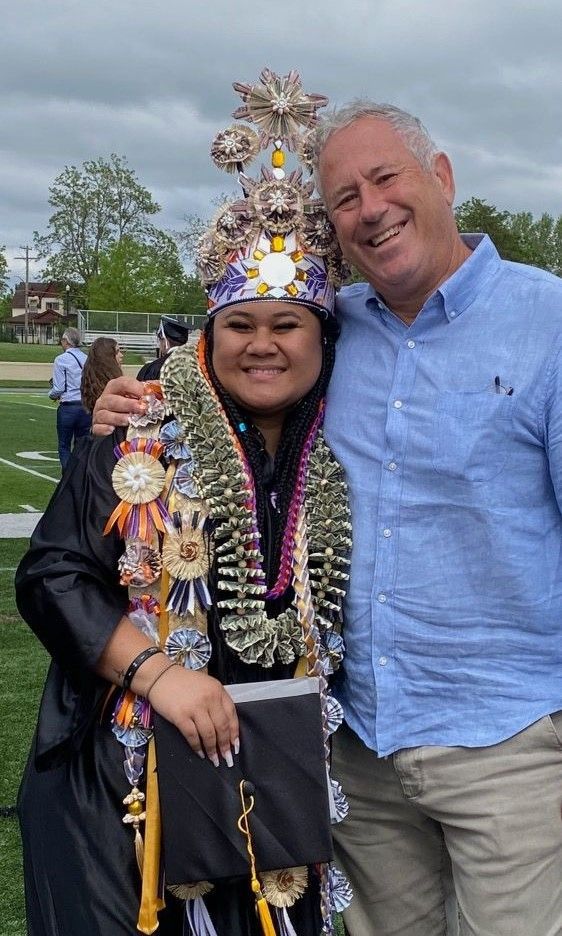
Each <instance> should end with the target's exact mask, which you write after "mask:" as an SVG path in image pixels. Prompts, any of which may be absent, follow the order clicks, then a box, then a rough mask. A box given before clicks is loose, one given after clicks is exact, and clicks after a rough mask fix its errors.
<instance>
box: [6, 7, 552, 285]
mask: <svg viewBox="0 0 562 936" xmlns="http://www.w3.org/2000/svg"><path fill="white" fill-rule="evenodd" d="M561 46H562V17H561V16H560V10H559V3H558V0H542V2H541V0H535V2H534V3H533V5H532V6H531V5H529V6H528V7H527V6H525V7H524V6H523V5H522V4H514V3H513V2H507V0H495V2H494V3H491V2H490V0H453V2H450V3H448V4H443V2H442V0H392V2H390V0H377V2H376V3H374V2H373V0H344V2H342V0H324V2H323V3H321V4H320V3H319V4H314V5H313V4H308V5H305V4H304V3H303V2H302V0H287V2H285V3H283V4H278V5H276V4H265V3H262V4H261V5H260V4H258V3H256V2H255V0H251V2H250V0H239V2H238V3H237V4H235V5H234V4H231V3H230V2H228V0H214V2H213V3H202V2H199V3H197V4H195V3H186V2H185V0H183V2H182V0H164V2H163V3H160V4H158V3H154V2H153V0H151V2H150V3H149V2H146V0H137V2H133V0H118V2H115V0H97V2H96V3H88V2H86V0H26V3H25V4H14V5H12V7H11V9H10V15H9V16H6V17H4V19H3V24H2V34H1V35H0V63H1V65H0V68H1V69H2V75H1V79H2V83H1V86H2V92H3V93H2V100H1V101H0V120H1V126H2V128H3V134H2V136H3V141H2V144H1V147H0V209H1V210H0V243H5V244H6V245H7V246H8V248H9V257H10V260H11V258H12V257H13V256H14V254H18V253H20V252H21V251H20V250H19V245H20V244H24V243H31V238H32V232H33V230H34V229H39V230H44V228H45V224H46V221H47V219H48V216H49V207H48V188H49V185H50V183H51V182H52V181H53V179H54V178H55V176H56V175H57V174H58V173H59V172H60V171H62V169H63V168H64V166H65V165H71V164H72V165H78V164H80V163H81V162H82V161H84V160H85V159H90V158H95V157H97V156H99V155H108V154H109V153H111V152H116V153H119V154H123V155H125V156H126V157H127V159H128V161H129V164H130V165H131V166H132V167H133V168H134V169H135V171H136V172H137V175H138V177H139V179H140V180H141V182H142V183H143V184H144V185H146V186H147V187H148V188H149V189H150V191H151V192H152V193H153V194H154V197H155V198H156V199H157V201H159V203H160V204H161V205H162V212H161V215H160V216H159V217H158V219H157V220H158V223H159V224H160V225H161V226H162V227H168V228H170V227H171V228H177V227H180V226H181V223H182V218H183V216H184V215H185V214H189V213H197V214H207V213H208V210H207V206H208V205H209V202H210V201H211V199H212V198H213V197H216V196H217V195H218V193H220V192H222V191H226V190H228V189H229V188H230V187H231V179H230V178H228V177H226V176H221V174H220V173H219V172H218V171H217V170H215V169H214V167H213V166H212V164H211V163H210V160H209V159H208V147H209V142H210V140H211V139H212V137H213V135H214V133H215V132H216V130H217V129H219V128H220V127H223V126H227V125H228V123H229V121H230V114H231V112H232V110H233V109H234V108H235V107H236V106H237V104H238V103H239V101H238V98H237V97H236V95H234V93H233V92H232V89H231V83H232V81H233V80H242V81H252V80H255V79H256V78H257V75H258V74H259V72H260V70H261V69H262V68H263V66H264V65H268V66H269V67H271V68H272V69H274V70H276V71H279V72H282V73H286V72H287V71H288V70H289V69H290V68H292V67H295V68H298V69H299V71H300V72H301V75H302V77H303V81H304V84H305V87H306V88H307V90H311V91H318V92H321V93H325V94H327V95H328V96H329V97H330V99H331V100H332V101H333V103H334V104H340V103H343V102H344V101H346V100H348V99H350V98H352V97H356V96H366V95H368V96H371V97H373V98H375V99H377V100H379V101H382V100H386V101H391V102H393V103H396V104H399V105H400V106H402V107H405V108H406V109H408V110H412V111H413V112H415V113H417V114H418V115H419V116H420V117H421V118H422V119H423V120H424V122H425V123H426V125H427V126H428V128H429V130H430V132H431V133H432V135H433V136H434V138H435V140H436V142H437V143H438V144H439V145H440V146H443V147H444V148H446V149H447V151H448V152H449V153H450V155H451V157H452V159H453V162H454V165H455V171H456V177H457V196H458V198H457V200H458V201H462V200H464V199H465V198H468V197H470V196H471V195H476V196H479V197H483V198H487V199H488V200H489V201H490V202H492V203H493V204H496V205H497V206H498V207H500V208H508V209H511V210H523V209H526V210H530V211H532V212H534V213H540V212H542V211H549V212H551V213H552V214H556V215H558V214H562V140H561V135H562V119H561V118H562V114H561V103H560V101H561V97H562V95H561V92H562V60H561V58H560V48H561ZM12 269H13V272H14V273H18V274H20V275H21V272H22V270H23V267H22V264H21V263H19V264H17V263H15V262H14V263H12Z"/></svg>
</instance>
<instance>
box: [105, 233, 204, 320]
mask: <svg viewBox="0 0 562 936" xmlns="http://www.w3.org/2000/svg"><path fill="white" fill-rule="evenodd" d="M87 292H88V304H89V306H90V308H95V309H118V310H119V311H122V312H140V311H142V312H161V313H170V312H171V313H179V312H183V313H189V314H193V313H194V312H197V311H204V309H205V306H204V293H203V290H201V288H200V287H199V289H198V291H197V290H194V283H193V279H192V278H190V277H187V276H186V274H185V271H184V269H183V266H182V264H181V261H180V258H179V254H178V248H177V246H176V243H175V241H174V240H173V238H172V237H171V236H170V235H168V234H165V233H164V232H163V231H157V230H155V229H153V231H152V233H151V236H150V239H149V240H147V241H144V242H143V241H138V240H135V239H134V238H133V237H130V236H129V235H125V236H123V237H121V239H120V240H119V241H118V242H116V243H115V244H113V245H112V246H111V247H110V248H109V249H108V250H107V251H106V252H105V253H104V254H102V255H101V256H100V259H99V273H98V274H97V275H96V276H93V277H92V278H91V279H90V280H89V282H88V286H87ZM194 306H198V308H197V309H194V308H193V307H194Z"/></svg>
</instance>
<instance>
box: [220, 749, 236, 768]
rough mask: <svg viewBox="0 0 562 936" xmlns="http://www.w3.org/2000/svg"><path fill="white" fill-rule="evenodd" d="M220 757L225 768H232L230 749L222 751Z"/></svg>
mask: <svg viewBox="0 0 562 936" xmlns="http://www.w3.org/2000/svg"><path fill="white" fill-rule="evenodd" d="M222 756H223V757H224V759H225V761H226V766H227V767H234V761H233V760H232V751H230V749H229V750H228V751H223V752H222Z"/></svg>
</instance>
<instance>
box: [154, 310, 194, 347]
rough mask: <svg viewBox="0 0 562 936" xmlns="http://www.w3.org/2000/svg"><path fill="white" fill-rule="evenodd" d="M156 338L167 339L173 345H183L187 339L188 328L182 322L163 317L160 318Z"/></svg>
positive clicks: (166, 316)
mask: <svg viewBox="0 0 562 936" xmlns="http://www.w3.org/2000/svg"><path fill="white" fill-rule="evenodd" d="M156 337H157V338H167V339H168V341H173V343H174V344H185V343H186V341H187V339H188V338H189V328H188V327H187V325H185V324H184V322H178V320H177V319H175V318H172V317H171V316H169V315H163V316H162V317H161V318H160V325H159V326H158V331H157V332H156Z"/></svg>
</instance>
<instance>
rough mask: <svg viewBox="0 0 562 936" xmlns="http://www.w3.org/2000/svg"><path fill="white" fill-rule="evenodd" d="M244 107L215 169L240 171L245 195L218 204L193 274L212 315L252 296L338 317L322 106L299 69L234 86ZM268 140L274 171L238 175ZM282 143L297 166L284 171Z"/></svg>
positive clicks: (336, 252)
mask: <svg viewBox="0 0 562 936" xmlns="http://www.w3.org/2000/svg"><path fill="white" fill-rule="evenodd" d="M234 89H235V91H237V92H238V93H239V94H240V95H241V97H242V100H243V101H244V105H243V106H242V107H239V108H238V109H237V110H236V111H235V112H234V117H236V118H242V119H245V120H248V121H249V122H251V123H254V124H255V125H256V126H257V128H258V129H259V136H258V134H256V133H255V131H253V130H252V129H251V128H249V127H247V126H243V127H237V126H234V127H229V128H228V129H227V130H222V131H221V132H220V133H218V134H217V136H216V137H215V139H214V141H213V144H212V147H211V157H212V159H213V162H214V163H215V165H216V166H218V167H219V168H221V169H225V171H227V172H235V171H238V173H239V182H240V185H241V186H242V189H243V192H244V196H245V198H244V199H237V200H235V201H233V202H232V203H230V204H227V205H225V206H223V207H222V208H221V209H220V211H219V213H218V215H217V216H216V217H215V219H214V220H213V222H212V223H211V226H210V228H209V230H208V231H207V232H206V233H205V234H204V235H203V237H202V238H201V241H200V243H199V246H198V251H197V269H198V272H199V276H200V278H201V281H202V283H203V285H204V286H205V287H206V290H207V295H208V306H209V314H210V315H214V314H216V313H217V312H219V311H220V310H221V309H223V308H225V307H226V306H229V305H233V304H235V303H237V302H244V301H252V300H255V299H285V300H288V301H294V302H300V303H303V304H305V305H306V306H308V307H310V308H313V309H315V310H316V311H318V312H319V313H322V314H323V315H324V316H328V315H332V314H333V311H334V301H335V287H336V286H339V285H341V282H342V281H343V279H344V275H343V274H344V267H343V265H342V257H341V251H340V249H339V245H338V242H337V239H336V234H335V231H334V228H333V227H332V225H331V223H330V221H329V220H328V217H327V214H326V211H325V209H324V206H323V204H322V202H321V201H320V199H319V198H318V197H314V181H313V180H312V179H311V178H308V179H307V180H306V181H303V168H304V169H306V172H307V175H308V176H310V173H311V171H312V162H311V140H310V130H311V128H312V127H313V126H314V125H315V124H316V123H317V120H318V117H317V111H318V109H319V108H320V107H324V105H325V104H327V103H328V102H327V98H325V97H323V95H320V94H308V93H306V92H305V91H304V90H303V88H302V84H301V79H300V77H299V75H298V73H297V72H296V71H291V72H289V74H288V75H285V76H283V77H282V76H280V75H276V74H275V73H274V72H272V71H270V70H269V69H267V68H266V69H264V70H263V72H262V73H261V75H260V78H259V81H258V82H256V83H255V84H252V85H251V84H243V83H240V82H236V83H235V84H234ZM270 144H273V151H272V153H271V168H269V167H266V166H262V168H261V173H260V176H259V178H257V179H253V178H251V177H250V176H248V175H246V174H245V172H244V171H243V170H245V168H246V166H247V165H249V163H250V162H251V161H252V160H253V159H254V157H255V156H256V155H257V154H258V152H259V150H260V147H261V148H263V149H266V148H268V147H269V145H270ZM283 147H285V148H286V149H287V150H290V151H294V152H295V155H296V160H297V163H300V165H298V167H297V168H296V169H294V170H292V171H291V172H289V173H286V172H285V169H284V166H285V152H284V150H283Z"/></svg>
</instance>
